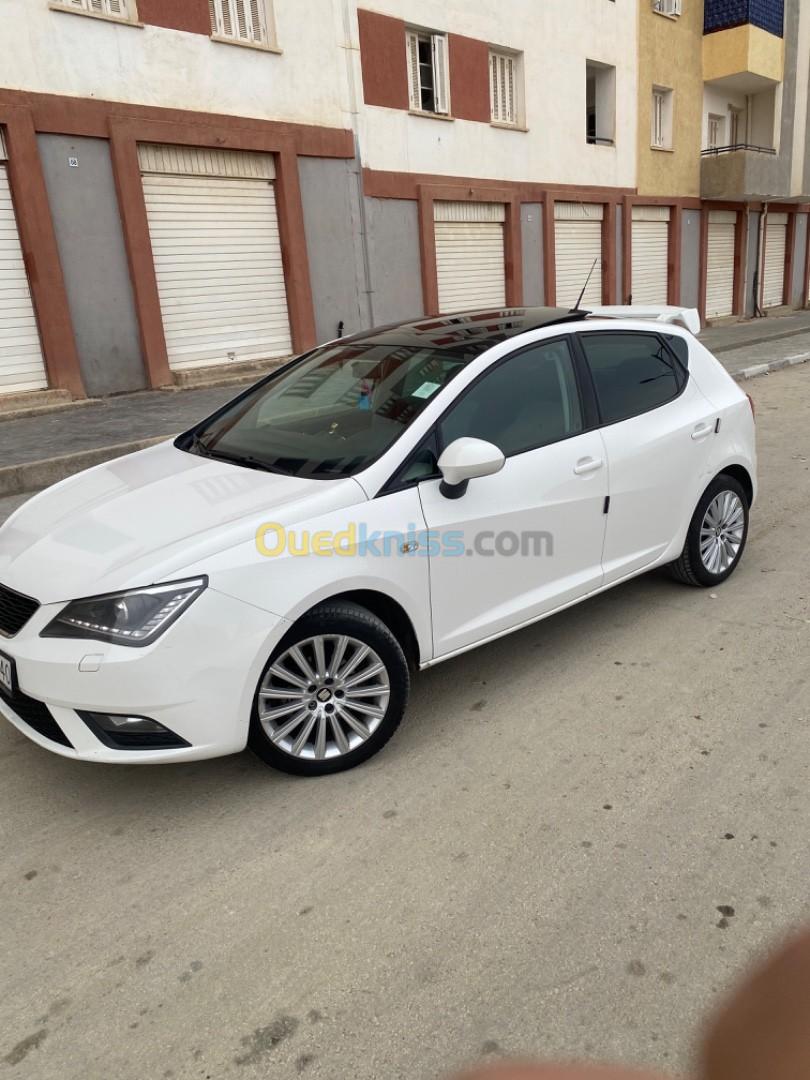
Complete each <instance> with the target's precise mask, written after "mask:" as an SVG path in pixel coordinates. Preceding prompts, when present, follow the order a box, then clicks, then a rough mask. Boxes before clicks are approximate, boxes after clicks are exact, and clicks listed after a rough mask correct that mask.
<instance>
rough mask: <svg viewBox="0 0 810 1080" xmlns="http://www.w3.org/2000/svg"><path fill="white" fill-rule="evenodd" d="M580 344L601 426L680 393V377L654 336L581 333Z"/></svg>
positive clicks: (681, 381)
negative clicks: (590, 376)
mask: <svg viewBox="0 0 810 1080" xmlns="http://www.w3.org/2000/svg"><path fill="white" fill-rule="evenodd" d="M580 341H581V343H582V347H583V349H584V351H585V356H586V358H587V361H588V366H589V367H590V369H591V374H592V375H593V381H594V386H595V388H596V396H597V399H598V403H599V415H600V417H601V420H602V423H603V424H614V423H616V421H617V420H627V419H628V418H629V417H631V416H638V415H639V414H640V413H645V412H649V411H650V409H656V408H658V406H659V405H664V404H665V403H666V402H667V401H671V400H672V399H673V398H674V397H677V395H678V393H679V392H680V389H681V386H682V385H683V378H682V376H681V374H680V372H678V370H677V363H676V361H675V360H674V359H673V356H672V354H671V353H670V352H669V350H668V349H667V347H666V346H665V345H664V342H663V341H662V340H661V339H660V338H659V337H658V335H657V334H643V333H622V332H606V333H594V334H581V335H580Z"/></svg>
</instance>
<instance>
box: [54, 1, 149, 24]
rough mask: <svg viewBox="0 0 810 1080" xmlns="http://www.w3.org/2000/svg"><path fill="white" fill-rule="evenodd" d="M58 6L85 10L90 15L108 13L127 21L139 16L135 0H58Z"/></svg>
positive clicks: (111, 16) (112, 16)
mask: <svg viewBox="0 0 810 1080" xmlns="http://www.w3.org/2000/svg"><path fill="white" fill-rule="evenodd" d="M56 6H57V7H63V8H68V9H69V10H71V11H74V10H75V11H85V12H87V13H88V14H90V15H107V16H108V17H109V18H111V19H125V20H126V21H127V22H129V21H131V20H133V19H135V18H136V17H137V14H136V11H135V3H134V0H57V3H56Z"/></svg>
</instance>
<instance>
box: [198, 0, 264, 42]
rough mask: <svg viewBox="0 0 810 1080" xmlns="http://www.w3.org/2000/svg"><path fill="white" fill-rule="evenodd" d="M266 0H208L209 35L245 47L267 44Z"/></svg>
mask: <svg viewBox="0 0 810 1080" xmlns="http://www.w3.org/2000/svg"><path fill="white" fill-rule="evenodd" d="M266 5H267V0H208V9H209V13H210V15H211V33H212V35H213V36H214V37H217V38H224V39H226V40H227V41H239V42H242V43H244V44H247V45H267V44H268V43H269V34H268V23H269V20H268V17H267V14H268V13H267V6H266Z"/></svg>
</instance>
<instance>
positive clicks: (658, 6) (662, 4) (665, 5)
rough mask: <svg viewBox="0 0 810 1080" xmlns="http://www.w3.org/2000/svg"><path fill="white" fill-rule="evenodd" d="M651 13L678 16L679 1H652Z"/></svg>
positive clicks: (679, 9) (679, 11) (679, 10)
mask: <svg viewBox="0 0 810 1080" xmlns="http://www.w3.org/2000/svg"><path fill="white" fill-rule="evenodd" d="M652 6H653V11H657V12H658V14H659V15H680V13H681V0H652Z"/></svg>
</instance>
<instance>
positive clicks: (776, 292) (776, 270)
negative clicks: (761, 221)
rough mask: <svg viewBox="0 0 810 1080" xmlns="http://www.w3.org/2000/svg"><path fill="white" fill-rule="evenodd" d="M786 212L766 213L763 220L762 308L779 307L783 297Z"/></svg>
mask: <svg viewBox="0 0 810 1080" xmlns="http://www.w3.org/2000/svg"><path fill="white" fill-rule="evenodd" d="M787 222H788V216H787V214H768V217H767V220H766V222H765V260H764V267H763V273H762V306H763V308H772V307H779V306H780V305H781V304H783V303H784V299H785V256H786V254H787Z"/></svg>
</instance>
